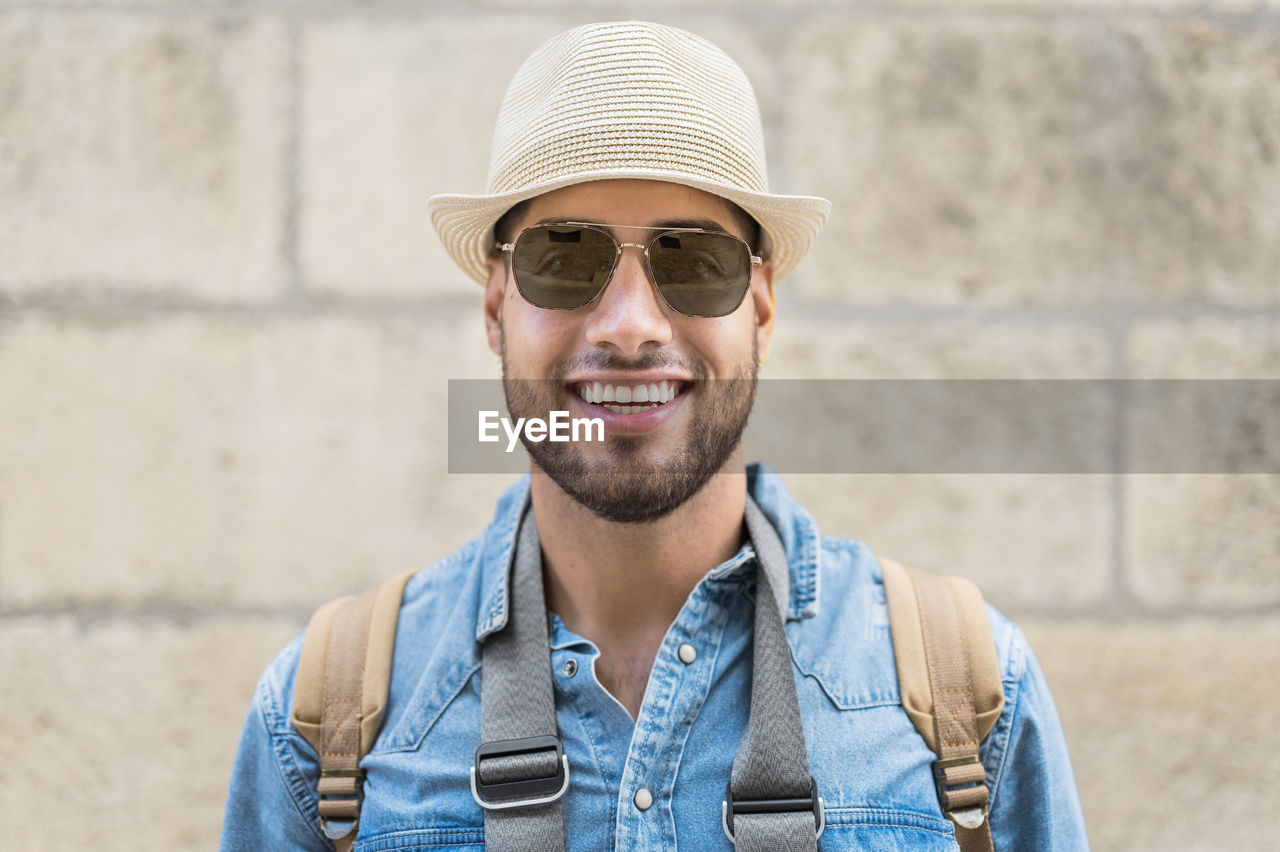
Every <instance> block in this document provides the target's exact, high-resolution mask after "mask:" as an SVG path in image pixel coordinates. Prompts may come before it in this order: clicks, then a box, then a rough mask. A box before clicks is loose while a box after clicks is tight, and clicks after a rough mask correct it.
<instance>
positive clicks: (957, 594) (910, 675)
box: [880, 559, 1004, 852]
mask: <svg viewBox="0 0 1280 852" xmlns="http://www.w3.org/2000/svg"><path fill="white" fill-rule="evenodd" d="M880 565H881V567H882V569H883V571H884V591H885V602H886V604H887V605H888V608H889V629H890V632H891V633H892V636H893V654H894V660H895V663H896V665H897V668H898V689H899V692H900V693H901V696H902V706H903V708H904V709H905V710H906V711H907V715H908V716H909V717H910V718H911V722H912V724H913V725H915V728H916V730H917V731H919V732H920V736H922V737H924V741H925V742H926V743H928V745H929V748H930V749H931V750H932V751H933V753H934V754H936V755H937V756H938V759H937V760H936V761H934V763H933V776H934V785H935V787H936V788H937V791H938V803H939V804H940V805H941V807H942V812H943V814H945V815H946V817H947V818H948V819H949V820H951V822H952V823H954V824H955V830H956V840H957V841H958V842H959V844H960V849H961V850H962V852H991V851H992V849H993V846H992V841H991V827H990V825H989V823H988V821H987V818H986V817H987V800H988V798H989V796H990V791H989V790H988V788H987V781H986V772H985V770H984V769H983V767H982V762H981V760H980V759H979V757H978V744H979V743H981V742H982V740H983V738H984V737H986V735H987V734H988V733H989V732H990V731H991V728H992V727H993V726H994V725H995V723H996V719H998V718H999V716H1000V712H1001V710H1003V709H1004V687H1003V686H1002V684H1001V682H1000V664H999V662H998V660H997V658H996V648H995V640H994V638H993V637H992V634H991V623H990V622H989V621H988V620H987V612H986V607H985V606H984V605H983V602H982V593H981V592H979V591H978V587H977V586H975V585H974V584H973V583H971V582H970V581H968V580H965V579H963V578H960V577H943V576H939V575H937V574H929V573H926V572H924V571H917V570H914V569H910V568H906V567H904V566H902V565H899V564H898V563H896V562H894V561H892V560H890V559H881V560H880Z"/></svg>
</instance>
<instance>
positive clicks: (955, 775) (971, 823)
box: [933, 754, 990, 829]
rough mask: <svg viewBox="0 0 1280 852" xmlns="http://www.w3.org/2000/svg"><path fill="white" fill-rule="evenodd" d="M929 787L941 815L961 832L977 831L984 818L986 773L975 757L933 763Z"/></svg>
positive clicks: (987, 795)
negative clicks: (934, 792) (936, 794)
mask: <svg viewBox="0 0 1280 852" xmlns="http://www.w3.org/2000/svg"><path fill="white" fill-rule="evenodd" d="M933 787H934V789H935V790H936V791H937V793H938V804H939V806H941V808H942V813H943V815H944V816H946V817H947V818H948V819H950V820H951V821H952V822H954V823H955V824H956V825H959V826H961V827H962V828H970V829H972V828H978V827H979V826H981V825H982V823H983V821H984V820H986V818H987V799H988V798H989V796H990V791H989V790H988V789H987V771H986V769H985V768H984V767H983V765H982V761H981V760H980V759H979V757H978V755H977V754H966V755H962V756H960V757H949V758H945V759H943V760H935V761H934V762H933Z"/></svg>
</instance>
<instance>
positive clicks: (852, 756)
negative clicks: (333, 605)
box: [222, 465, 1088, 852]
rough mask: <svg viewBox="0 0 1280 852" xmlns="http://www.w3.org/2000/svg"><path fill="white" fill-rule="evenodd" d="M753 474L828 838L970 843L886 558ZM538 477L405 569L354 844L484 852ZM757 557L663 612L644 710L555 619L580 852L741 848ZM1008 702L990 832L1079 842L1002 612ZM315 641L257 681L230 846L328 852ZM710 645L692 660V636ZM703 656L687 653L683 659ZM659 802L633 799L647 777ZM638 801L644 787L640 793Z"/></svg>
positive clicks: (1071, 797)
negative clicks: (670, 617) (953, 815)
mask: <svg viewBox="0 0 1280 852" xmlns="http://www.w3.org/2000/svg"><path fill="white" fill-rule="evenodd" d="M748 488H749V489H750V491H751V494H752V496H753V497H754V498H755V500H756V502H757V503H758V504H759V506H760V508H761V509H762V510H763V511H764V513H765V515H766V516H767V517H768V518H769V520H770V521H772V522H773V524H774V526H775V527H776V528H777V530H778V532H779V535H780V537H781V539H782V542H783V545H784V547H785V548H786V551H787V560H788V563H789V570H790V581H791V590H790V594H791V599H790V606H789V609H788V612H787V614H786V617H787V623H786V631H787V637H788V640H789V641H790V644H791V657H792V663H793V667H792V674H793V675H794V677H795V684H796V690H797V692H798V694H799V699H800V709H801V715H802V718H803V722H804V728H805V739H806V743H807V746H808V752H809V766H810V770H811V772H812V774H813V777H814V778H815V780H816V781H817V786H818V792H819V794H820V795H821V796H823V798H824V799H825V802H826V830H825V831H824V833H823V834H822V837H821V838H820V840H819V841H818V848H819V849H820V850H836V849H859V850H901V849H913V850H956V849H958V846H957V845H956V841H955V837H954V832H953V831H952V828H951V824H950V823H949V822H948V821H947V819H946V818H944V817H943V815H942V813H941V811H940V809H939V805H938V800H937V795H936V792H935V790H934V786H933V781H932V777H931V772H930V763H931V762H932V761H933V760H934V759H935V757H934V755H933V754H932V753H931V752H930V751H929V748H928V746H926V745H925V742H924V740H923V739H922V738H921V737H920V735H919V734H918V733H917V732H916V730H915V728H913V727H912V724H911V721H910V719H909V718H908V717H907V715H906V713H905V711H904V710H903V709H902V704H901V702H900V700H899V697H898V682H897V674H896V671H895V669H894V661H893V647H892V644H891V642H890V638H889V621H888V613H887V610H886V608H885V603H884V587H883V585H882V582H881V575H880V568H879V565H878V564H877V562H876V559H875V557H874V556H872V554H871V552H870V551H869V550H868V549H867V547H866V546H865V545H863V544H860V543H858V542H856V541H849V540H847V539H842V538H824V537H821V536H820V535H819V533H818V530H817V528H816V525H815V524H814V521H813V518H812V517H811V516H810V515H809V513H808V512H806V511H805V510H804V509H803V508H802V507H801V506H800V505H799V504H798V503H796V502H795V500H793V499H792V497H791V496H790V495H789V494H788V493H787V492H786V490H785V489H784V487H783V486H782V483H781V481H780V479H779V477H778V476H777V475H776V474H774V473H773V472H772V471H771V470H769V469H768V468H767V467H765V466H763V465H752V466H751V467H750V468H749V470H748ZM528 493H529V481H528V477H525V478H523V479H521V480H520V481H519V482H517V483H516V484H515V485H513V486H512V487H511V488H510V489H508V491H507V492H506V493H505V494H504V495H503V496H502V498H501V499H500V500H499V502H498V507H497V511H496V513H495V514H494V518H493V521H492V522H491V523H490V525H489V527H488V528H487V529H486V530H485V531H484V533H483V534H482V535H480V536H479V537H478V538H476V539H474V540H472V541H471V542H469V543H467V544H466V545H464V546H463V547H461V548H460V549H459V550H457V551H456V552H454V553H453V554H452V555H450V556H448V557H446V558H445V559H443V560H441V561H440V562H438V563H437V564H436V565H434V566H432V567H431V568H430V569H428V570H425V571H421V572H419V573H418V574H417V575H415V576H414V577H413V578H412V579H411V580H410V582H409V584H408V586H407V588H406V589H405V594H404V603H403V607H402V609H401V611H400V621H399V625H398V629H397V634H396V646H395V658H394V664H393V669H392V677H391V688H390V695H389V696H388V704H387V709H386V714H385V716H384V721H383V727H382V731H381V733H380V734H379V736H378V739H377V741H376V743H375V744H374V746H373V749H372V750H371V751H370V753H369V754H368V755H367V756H366V757H365V758H364V760H363V761H362V762H361V767H362V768H363V769H364V770H365V773H366V777H365V782H364V797H365V798H364V806H363V809H362V812H361V819H360V825H359V834H358V837H357V841H356V844H355V852H390V850H432V852H444V850H461V849H469V850H477V849H482V848H483V847H484V812H483V811H482V810H481V808H480V806H479V805H478V804H477V803H476V802H475V801H474V800H473V799H472V796H471V789H470V780H469V774H468V770H469V768H470V766H471V763H472V757H473V753H474V751H475V748H476V746H477V745H478V744H479V743H480V688H481V683H482V680H483V672H481V670H480V643H482V642H483V641H484V639H485V637H486V636H488V635H489V634H490V633H492V632H493V631H495V630H498V629H500V628H501V627H502V626H503V625H504V624H505V623H506V616H507V612H506V601H507V573H508V567H509V564H510V561H511V556H512V550H513V547H514V544H515V534H516V527H517V521H518V519H519V516H520V512H521V511H522V509H523V507H524V505H525V502H526V501H527V499H528ZM755 572H756V561H755V555H754V552H753V551H752V549H751V547H750V545H749V544H748V545H746V546H744V547H743V548H742V550H741V551H739V553H738V554H737V555H736V556H734V557H733V558H732V559H730V560H728V561H727V562H725V563H723V564H721V565H718V566H716V567H715V568H713V569H711V570H710V571H708V572H707V574H706V575H705V576H704V577H703V578H702V580H701V581H699V583H698V584H697V586H696V587H695V588H694V589H693V591H692V592H691V593H690V595H689V597H688V599H687V600H686V601H685V603H684V606H683V607H682V608H681V610H680V612H679V614H678V615H677V616H676V618H675V621H674V622H673V623H672V624H671V626H670V628H669V629H668V630H667V633H666V636H665V637H664V638H663V641H662V646H661V648H660V649H659V650H658V654H657V658H656V659H655V660H654V664H653V670H652V673H651V674H650V676H649V683H648V687H647V689H646V691H645V695H644V702H643V705H642V707H641V709H640V714H639V717H638V718H637V719H636V720H635V721H634V722H633V721H632V719H631V716H630V715H629V714H628V713H627V711H626V709H624V708H623V706H622V705H621V704H620V703H619V702H618V701H617V700H616V699H615V698H614V697H613V696H612V695H611V694H610V693H609V692H608V691H607V690H606V689H605V688H604V687H603V686H601V684H600V682H599V681H598V680H597V679H596V676H595V661H596V658H597V657H598V656H599V654H600V652H599V650H598V649H597V648H596V646H595V645H594V644H593V643H592V642H590V641H588V640H587V639H584V638H583V637H581V636H577V635H575V634H574V633H573V632H572V631H570V630H569V629H568V628H566V627H565V626H564V624H563V622H561V620H560V619H559V618H558V617H557V616H555V615H554V614H552V615H551V616H550V623H551V633H550V643H551V648H550V654H551V667H552V677H553V680H554V683H555V699H556V718H557V722H558V724H559V729H560V736H561V739H562V740H563V741H564V749H565V753H566V754H567V755H568V758H569V764H570V773H571V783H570V787H569V791H568V793H567V794H566V798H565V818H566V821H567V825H568V841H569V849H570V850H573V851H574V852H586V850H603V849H616V850H677V849H683V850H687V852H709V850H725V851H726V852H727V851H728V850H731V848H732V847H731V845H730V843H729V841H728V839H727V838H726V837H725V834H724V832H723V829H722V827H721V801H722V800H723V799H724V795H725V784H726V782H727V781H728V779H729V772H730V768H731V767H732V765H733V758H734V754H735V753H736V752H737V748H738V740H739V738H740V737H741V736H742V733H743V732H744V730H745V728H746V722H747V713H748V710H749V708H750V704H751V702H750V689H751V657H752V623H753V612H754V593H755V582H754V580H755ZM988 611H989V615H990V620H991V626H992V630H993V632H994V636H995V641H996V646H997V652H998V657H999V661H1000V667H1001V672H1002V680H1003V684H1004V694H1005V706H1004V711H1003V713H1002V714H1001V716H1000V718H999V720H998V721H997V723H996V725H995V727H994V728H993V729H992V731H991V733H990V734H989V735H988V736H987V738H986V740H985V741H984V742H983V744H982V749H981V755H982V761H983V765H984V766H985V768H986V772H987V784H988V785H989V787H990V789H991V803H990V808H991V813H990V819H991V825H992V834H993V837H994V840H995V848H996V849H997V850H1010V851H1012V850H1017V852H1025V850H1079V849H1087V848H1088V844H1087V841H1086V839H1085V831H1084V821H1083V817H1082V815H1081V811H1080V803H1079V800H1078V798H1077V795H1076V789H1075V783H1074V780H1073V778H1072V773H1071V766H1070V762H1069V760H1068V757H1067V750H1066V745H1065V743H1064V741H1063V737H1062V731H1061V728H1060V726H1059V722H1058V717H1057V713H1056V711H1055V709H1054V706H1053V701H1052V699H1051V698H1050V696H1049V691H1048V688H1047V687H1046V686H1045V682H1044V678H1043V676H1042V675H1041V672H1040V668H1039V666H1038V664H1037V663H1036V659H1035V657H1034V656H1033V655H1032V653H1031V649H1030V647H1028V645H1027V642H1026V639H1025V638H1024V637H1023V635H1022V632H1021V631H1020V630H1019V629H1018V628H1017V627H1016V626H1015V625H1014V624H1013V623H1011V622H1010V621H1008V620H1007V619H1005V618H1004V617H1003V616H1001V615H1000V614H999V613H997V612H996V611H995V610H994V609H990V608H988ZM301 642H302V637H301V636H300V637H298V638H297V639H295V640H294V641H293V642H291V643H290V644H289V645H288V646H287V647H286V648H285V649H284V651H283V652H281V654H280V655H279V657H277V658H276V660H275V661H274V662H273V663H272V664H271V665H270V666H269V667H268V668H267V670H266V672H265V673H264V674H263V676H262V679H261V680H260V682H259V683H258V688H257V692H256V694H255V695H254V698H253V702H252V705H251V706H250V708H249V713H248V717H247V718H246V720H245V724H244V731H243V734H242V736H241V739H240V745H239V750H238V752H237V755H236V760H235V768H234V770H233V774H232V778H231V787H230V792H229V795H228V799H227V810H226V816H225V823H224V826H223V835H222V849H223V850H228V852H229V850H248V849H255V850H256V849H271V850H287V849H328V848H330V846H329V842H328V841H327V840H325V838H324V836H323V834H322V832H321V829H320V815H319V812H318V811H317V807H316V793H315V785H316V779H317V776H318V773H319V767H318V762H317V758H316V754H315V752H314V750H312V748H311V747H310V746H309V745H308V744H307V743H306V741H305V740H303V738H302V737H301V736H300V735H299V734H298V733H297V731H295V730H294V729H293V727H292V725H291V723H290V721H289V716H290V706H291V704H292V699H293V686H294V675H295V671H296V668H297V664H298V656H299V652H300V650H301ZM686 643H687V644H688V645H691V646H692V647H693V649H694V650H695V651H696V657H695V658H694V659H693V660H692V662H689V663H686V662H683V661H682V660H681V656H680V654H679V649H680V647H681V646H682V645H684V644H686ZM689 656H691V655H690V654H689V653H688V651H687V650H686V651H685V657H686V658H688V657H689ZM641 789H644V790H647V791H648V792H649V794H650V796H651V797H652V804H651V806H650V807H648V808H646V809H643V810H642V809H641V808H640V807H638V806H637V804H636V802H635V795H636V793H637V792H638V791H639V790H641ZM641 798H642V799H643V798H644V797H641Z"/></svg>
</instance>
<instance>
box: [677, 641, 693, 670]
mask: <svg viewBox="0 0 1280 852" xmlns="http://www.w3.org/2000/svg"><path fill="white" fill-rule="evenodd" d="M676 655H677V656H679V657H680V662H682V663H684V664H685V665H686V666H687V665H689V664H690V663H692V662H693V661H694V660H696V659H698V649H697V648H695V647H693V646H692V645H690V644H689V643H688V642H685V643H684V644H683V645H681V646H680V649H679V650H678V651H676Z"/></svg>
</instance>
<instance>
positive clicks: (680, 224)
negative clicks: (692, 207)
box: [530, 216, 733, 234]
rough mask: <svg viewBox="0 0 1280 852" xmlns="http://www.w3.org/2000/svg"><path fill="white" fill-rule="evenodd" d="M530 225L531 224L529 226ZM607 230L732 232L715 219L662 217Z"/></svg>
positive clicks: (563, 220)
mask: <svg viewBox="0 0 1280 852" xmlns="http://www.w3.org/2000/svg"><path fill="white" fill-rule="evenodd" d="M590 221H591V220H590V219H584V218H582V217H579V216H553V217H551V218H549V219H542V220H540V221H538V222H534V223H533V225H564V224H567V223H569V222H590ZM530 227H532V226H530ZM607 227H608V228H609V230H613V229H615V228H651V229H653V230H661V229H662V228H702V229H703V230H704V231H724V232H725V233H727V234H732V233H733V231H731V230H729V229H728V228H727V227H725V225H724V224H723V223H721V222H717V221H716V220H715V219H663V220H659V221H654V222H650V223H648V224H644V225H607Z"/></svg>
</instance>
